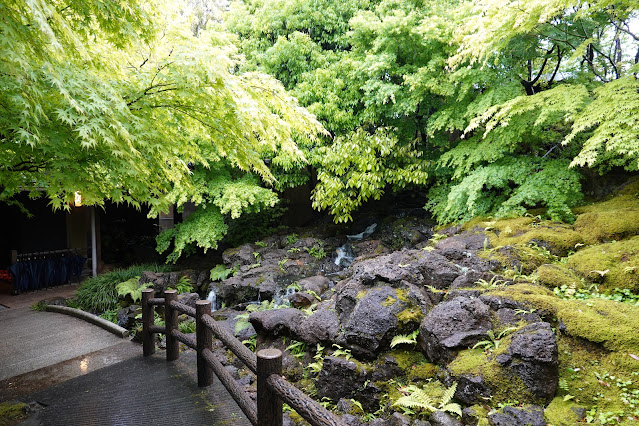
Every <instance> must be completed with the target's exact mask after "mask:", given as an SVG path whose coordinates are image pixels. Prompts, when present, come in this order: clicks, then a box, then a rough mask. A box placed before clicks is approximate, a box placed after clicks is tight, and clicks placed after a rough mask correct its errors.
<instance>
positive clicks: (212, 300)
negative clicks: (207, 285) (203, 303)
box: [206, 288, 218, 311]
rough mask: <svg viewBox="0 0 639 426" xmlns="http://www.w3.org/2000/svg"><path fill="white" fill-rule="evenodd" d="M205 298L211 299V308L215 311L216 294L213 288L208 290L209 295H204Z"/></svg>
mask: <svg viewBox="0 0 639 426" xmlns="http://www.w3.org/2000/svg"><path fill="white" fill-rule="evenodd" d="M206 300H209V301H211V310H212V311H217V309H218V307H217V294H216V293H215V289H214V288H212V289H211V291H209V295H208V296H206Z"/></svg>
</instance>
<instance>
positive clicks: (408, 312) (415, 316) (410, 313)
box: [397, 308, 424, 325]
mask: <svg viewBox="0 0 639 426" xmlns="http://www.w3.org/2000/svg"><path fill="white" fill-rule="evenodd" d="M423 318H424V313H423V312H422V310H421V309H419V308H409V309H404V310H403V311H401V312H400V313H399V314H397V320H398V321H399V323H400V324H403V325H406V324H410V323H417V324H419V323H420V322H421V321H422V319H423Z"/></svg>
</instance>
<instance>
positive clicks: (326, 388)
mask: <svg viewBox="0 0 639 426" xmlns="http://www.w3.org/2000/svg"><path fill="white" fill-rule="evenodd" d="M366 380H367V376H366V372H365V371H364V370H363V369H362V368H360V367H359V366H358V365H357V363H355V362H354V361H351V360H346V359H344V358H340V357H333V356H327V357H325V358H324V363H323V364H322V370H321V371H320V373H319V376H318V377H317V382H316V384H315V388H316V389H317V396H318V397H319V398H328V399H330V400H332V401H335V402H337V401H339V400H340V399H342V398H346V399H351V398H355V396H356V394H357V392H358V390H359V389H361V388H363V387H364V383H365V382H366Z"/></svg>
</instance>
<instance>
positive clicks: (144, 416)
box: [0, 286, 250, 426]
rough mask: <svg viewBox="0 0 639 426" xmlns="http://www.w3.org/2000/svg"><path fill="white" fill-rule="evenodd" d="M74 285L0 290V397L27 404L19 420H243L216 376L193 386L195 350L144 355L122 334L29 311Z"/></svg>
mask: <svg viewBox="0 0 639 426" xmlns="http://www.w3.org/2000/svg"><path fill="white" fill-rule="evenodd" d="M75 288H76V286H63V287H59V288H55V289H51V290H47V291H39V292H35V293H28V294H21V295H18V296H10V295H6V294H1V293H0V305H1V306H0V402H15V401H21V402H26V403H29V404H30V405H31V406H32V407H35V411H33V412H31V414H30V417H29V418H28V419H27V420H26V421H25V422H24V423H23V424H24V425H65V426H67V425H155V424H163V425H205V424H206V425H238V426H244V425H250V422H249V421H248V420H247V419H246V417H245V416H244V414H243V413H242V412H241V410H240V409H239V407H238V406H237V404H236V403H235V401H233V399H232V398H231V396H230V395H229V393H228V392H227V391H226V389H225V388H224V387H223V386H222V385H221V384H220V382H219V380H217V379H216V380H215V381H214V384H213V385H211V386H209V387H207V388H198V386H197V371H196V368H197V364H196V354H195V352H193V351H190V350H189V351H187V352H185V353H183V354H181V356H180V359H179V360H177V361H173V362H166V360H165V353H164V352H163V351H158V353H157V354H155V355H153V356H151V357H146V358H145V357H143V356H142V347H141V346H140V345H139V344H137V343H134V342H131V341H129V340H128V339H122V338H119V337H117V336H115V335H113V334H111V333H109V332H107V331H105V330H103V329H101V328H99V327H96V326H94V325H92V324H88V323H86V322H84V321H82V320H80V319H78V318H74V317H70V316H67V315H63V314H59V313H53V312H36V311H33V310H31V309H30V306H31V305H33V304H34V303H37V302H39V301H40V300H42V299H51V298H55V297H69V296H70V295H71V294H72V293H73V291H75ZM0 424H4V423H3V419H2V418H0Z"/></svg>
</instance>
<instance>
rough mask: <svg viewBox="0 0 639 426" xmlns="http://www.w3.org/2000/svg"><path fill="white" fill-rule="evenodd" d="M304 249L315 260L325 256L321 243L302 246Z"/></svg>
mask: <svg viewBox="0 0 639 426" xmlns="http://www.w3.org/2000/svg"><path fill="white" fill-rule="evenodd" d="M304 249H305V250H306V251H307V252H308V254H310V255H311V256H313V257H314V258H315V259H317V260H322V259H324V258H325V257H326V250H324V247H323V246H322V244H321V243H318V244H315V245H313V247H310V248H309V247H304Z"/></svg>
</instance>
